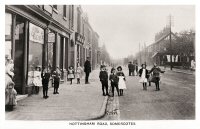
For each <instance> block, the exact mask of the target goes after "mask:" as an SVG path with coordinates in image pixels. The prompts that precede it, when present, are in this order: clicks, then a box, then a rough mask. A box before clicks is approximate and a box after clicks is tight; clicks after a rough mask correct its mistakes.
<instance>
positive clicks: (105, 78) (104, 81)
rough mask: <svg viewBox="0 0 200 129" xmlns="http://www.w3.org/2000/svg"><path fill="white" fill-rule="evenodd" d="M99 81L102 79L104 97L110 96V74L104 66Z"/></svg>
mask: <svg viewBox="0 0 200 129" xmlns="http://www.w3.org/2000/svg"><path fill="white" fill-rule="evenodd" d="M99 79H100V81H101V84H102V92H103V96H105V95H108V72H107V71H106V67H105V66H103V67H102V68H101V71H100V73H99ZM104 89H105V90H106V94H105V92H104Z"/></svg>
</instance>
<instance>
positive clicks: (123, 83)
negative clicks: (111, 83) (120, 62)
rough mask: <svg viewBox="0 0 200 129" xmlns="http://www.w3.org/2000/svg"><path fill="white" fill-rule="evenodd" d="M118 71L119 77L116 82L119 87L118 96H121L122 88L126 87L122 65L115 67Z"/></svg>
mask: <svg viewBox="0 0 200 129" xmlns="http://www.w3.org/2000/svg"><path fill="white" fill-rule="evenodd" d="M117 70H118V72H117V76H118V78H119V83H118V88H119V95H120V96H123V91H124V89H126V83H125V80H126V79H125V75H124V73H123V72H122V67H121V66H119V67H118V68H117Z"/></svg>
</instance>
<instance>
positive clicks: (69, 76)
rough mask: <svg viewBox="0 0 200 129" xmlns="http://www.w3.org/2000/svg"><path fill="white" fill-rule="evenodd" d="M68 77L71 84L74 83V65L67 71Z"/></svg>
mask: <svg viewBox="0 0 200 129" xmlns="http://www.w3.org/2000/svg"><path fill="white" fill-rule="evenodd" d="M67 74H68V75H67V78H68V79H69V80H70V84H71V85H72V80H73V79H74V78H75V77H74V69H73V66H69V69H68V71H67Z"/></svg>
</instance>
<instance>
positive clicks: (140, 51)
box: [139, 43, 142, 65]
mask: <svg viewBox="0 0 200 129" xmlns="http://www.w3.org/2000/svg"><path fill="white" fill-rule="evenodd" d="M139 54H140V55H139V56H140V57H139V58H140V65H141V62H142V61H141V51H140V43H139Z"/></svg>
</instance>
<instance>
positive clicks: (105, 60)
mask: <svg viewBox="0 0 200 129" xmlns="http://www.w3.org/2000/svg"><path fill="white" fill-rule="evenodd" d="M100 60H101V61H102V63H107V64H110V63H111V59H110V55H109V53H108V51H107V49H106V46H105V44H103V46H102V47H101V55H100Z"/></svg>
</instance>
